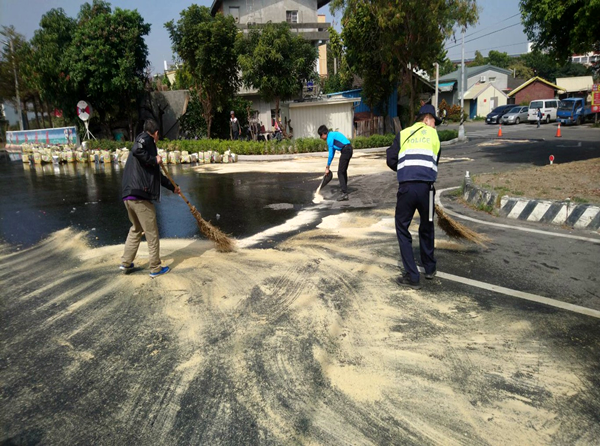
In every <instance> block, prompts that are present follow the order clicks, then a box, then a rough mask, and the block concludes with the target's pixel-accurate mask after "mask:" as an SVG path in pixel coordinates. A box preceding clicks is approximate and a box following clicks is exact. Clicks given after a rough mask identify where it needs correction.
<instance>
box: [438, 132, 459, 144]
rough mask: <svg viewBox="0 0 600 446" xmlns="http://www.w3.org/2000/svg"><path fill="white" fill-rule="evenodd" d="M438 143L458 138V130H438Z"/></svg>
mask: <svg viewBox="0 0 600 446" xmlns="http://www.w3.org/2000/svg"><path fill="white" fill-rule="evenodd" d="M438 137H439V138H440V142H443V141H450V140H451V139H455V138H458V130H438Z"/></svg>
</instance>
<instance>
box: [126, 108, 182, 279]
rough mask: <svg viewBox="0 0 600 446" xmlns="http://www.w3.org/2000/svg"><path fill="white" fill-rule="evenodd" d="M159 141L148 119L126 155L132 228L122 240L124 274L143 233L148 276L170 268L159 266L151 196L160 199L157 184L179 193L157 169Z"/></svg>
mask: <svg viewBox="0 0 600 446" xmlns="http://www.w3.org/2000/svg"><path fill="white" fill-rule="evenodd" d="M156 141H158V124H157V123H156V121H154V120H152V119H149V120H147V121H146V122H145V123H144V131H143V132H142V133H140V134H139V135H138V136H137V137H136V138H135V143H134V144H133V147H132V148H131V152H129V156H128V157H127V163H126V164H125V169H124V171H123V185H122V189H123V190H122V197H123V203H125V208H126V209H127V215H128V217H129V220H130V221H131V225H132V226H131V228H130V229H129V234H128V235H127V240H126V241H125V250H124V252H123V257H121V266H120V267H119V268H120V269H121V271H123V272H124V273H125V274H128V273H130V272H131V271H132V270H133V260H134V259H135V256H136V254H137V251H138V248H139V247H140V242H141V240H142V234H144V235H145V236H146V242H148V254H149V258H150V259H149V260H150V264H149V266H150V277H157V276H160V275H161V274H166V273H168V272H169V271H170V268H169V267H168V266H162V264H161V260H160V242H159V239H158V225H157V223H156V209H155V208H154V204H153V203H152V201H153V200H156V201H159V200H160V186H161V185H162V186H163V187H165V188H167V189H169V190H170V191H173V192H174V193H176V194H178V193H179V192H180V190H179V187H174V186H173V185H172V184H171V182H170V181H169V180H168V179H167V177H165V176H164V175H163V174H162V173H161V171H160V164H161V163H162V158H161V156H160V155H158V151H157V149H156Z"/></svg>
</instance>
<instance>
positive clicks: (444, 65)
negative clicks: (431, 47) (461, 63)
mask: <svg viewBox="0 0 600 446" xmlns="http://www.w3.org/2000/svg"><path fill="white" fill-rule="evenodd" d="M438 63H439V64H440V76H444V75H446V74H448V73H452V72H453V71H454V70H456V64H454V62H452V61H451V60H450V59H448V52H447V51H446V50H444V51H443V52H442V53H441V55H440V56H439V57H438Z"/></svg>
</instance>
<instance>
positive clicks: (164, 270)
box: [150, 266, 171, 278]
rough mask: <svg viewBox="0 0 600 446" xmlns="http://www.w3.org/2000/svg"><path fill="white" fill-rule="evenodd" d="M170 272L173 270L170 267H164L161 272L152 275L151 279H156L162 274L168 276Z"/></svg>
mask: <svg viewBox="0 0 600 446" xmlns="http://www.w3.org/2000/svg"><path fill="white" fill-rule="evenodd" d="M169 271H171V268H169V267H168V266H163V267H162V268H161V270H160V271H157V272H155V273H150V277H152V278H155V277H158V276H160V275H162V274H167V273H168V272H169Z"/></svg>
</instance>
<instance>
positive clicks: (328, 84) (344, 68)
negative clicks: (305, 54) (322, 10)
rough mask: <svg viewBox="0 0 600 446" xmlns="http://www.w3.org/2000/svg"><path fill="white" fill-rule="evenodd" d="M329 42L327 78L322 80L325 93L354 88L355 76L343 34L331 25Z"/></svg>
mask: <svg viewBox="0 0 600 446" xmlns="http://www.w3.org/2000/svg"><path fill="white" fill-rule="evenodd" d="M328 31H329V42H327V78H326V79H325V80H324V81H323V80H322V90H323V93H334V92H337V91H345V90H349V89H350V88H352V81H353V79H354V76H353V74H352V71H351V70H350V68H349V67H348V61H347V58H346V53H345V51H344V43H343V41H342V36H340V34H339V33H338V32H337V31H336V30H335V28H333V27H329V30H328Z"/></svg>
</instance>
